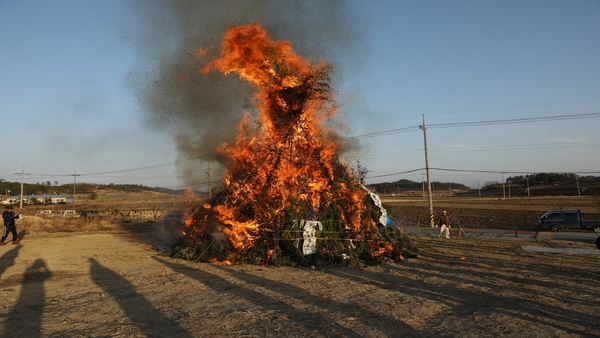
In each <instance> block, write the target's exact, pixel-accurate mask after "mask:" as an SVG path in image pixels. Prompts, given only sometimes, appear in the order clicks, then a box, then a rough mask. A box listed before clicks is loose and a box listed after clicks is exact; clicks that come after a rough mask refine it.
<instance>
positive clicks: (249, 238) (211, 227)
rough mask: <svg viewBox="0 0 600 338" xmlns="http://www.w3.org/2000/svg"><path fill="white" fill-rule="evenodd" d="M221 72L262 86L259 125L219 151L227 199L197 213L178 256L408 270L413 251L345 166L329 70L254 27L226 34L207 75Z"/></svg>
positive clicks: (247, 120) (250, 124)
mask: <svg viewBox="0 0 600 338" xmlns="http://www.w3.org/2000/svg"><path fill="white" fill-rule="evenodd" d="M198 53H200V52H198ZM214 70H217V71H220V72H222V73H224V74H229V73H232V72H235V73H236V74H238V76H239V77H240V78H241V79H243V80H246V81H249V82H250V83H252V84H253V85H254V87H255V88H256V95H255V102H256V108H257V112H258V116H256V117H254V118H253V116H252V115H251V114H250V113H247V114H246V116H245V117H244V119H243V120H242V122H241V123H240V125H239V126H238V129H239V133H238V136H237V138H236V140H235V142H234V143H233V144H223V145H222V146H221V147H219V149H218V151H220V152H221V153H223V154H225V155H226V156H227V157H228V158H229V159H230V164H229V165H228V167H227V171H226V173H225V175H224V189H223V191H221V192H220V193H218V194H216V196H215V197H214V198H213V200H212V201H210V203H209V204H205V203H201V202H198V203H192V204H191V205H190V206H189V208H188V210H187V213H186V221H185V228H184V237H183V238H184V239H183V240H182V242H181V244H180V245H179V246H178V247H177V248H176V249H175V251H174V255H175V256H178V257H183V258H189V259H194V260H201V261H219V262H226V263H250V264H275V265H283V264H286V265H298V264H300V265H309V264H312V265H314V264H315V263H317V264H324V263H330V264H358V263H362V262H368V261H382V260H384V259H388V260H389V259H394V260H396V259H398V260H400V259H401V258H402V255H403V251H405V252H406V250H407V249H408V247H410V245H408V246H407V245H399V243H400V242H402V243H408V242H407V240H406V238H403V239H402V238H401V237H400V234H399V233H398V232H397V231H395V230H394V229H393V227H386V226H385V225H387V224H383V225H382V224H381V221H380V218H381V216H382V214H381V211H382V209H380V208H378V207H377V206H376V205H375V203H374V202H373V199H372V195H371V194H369V192H368V191H367V190H366V189H365V188H364V187H363V186H362V185H361V184H360V183H359V182H358V180H357V179H356V177H355V176H354V175H353V174H352V170H351V169H350V168H349V166H348V165H346V164H345V163H343V162H342V161H341V160H340V158H339V157H338V152H339V146H340V142H342V139H341V137H339V136H338V135H337V134H336V133H335V132H334V131H333V130H331V128H328V127H327V125H326V123H327V122H328V120H329V119H330V118H331V117H332V116H333V115H334V114H335V111H336V107H335V105H334V98H333V93H332V90H331V88H330V86H329V75H328V74H329V72H330V71H331V67H330V66H329V65H328V64H327V63H326V62H325V61H321V62H319V63H317V64H315V63H311V62H309V61H307V60H305V59H303V58H301V57H300V56H298V55H297V54H295V52H294V51H293V49H292V46H291V44H290V43H289V42H287V41H271V40H270V39H269V37H268V34H267V32H266V31H265V30H264V29H263V28H262V27H261V26H259V25H258V24H252V25H248V26H239V27H232V28H230V29H229V30H228V31H227V33H226V35H225V37H224V39H223V41H222V51H221V55H220V57H219V58H217V59H215V60H213V61H211V62H210V63H208V64H207V65H206V66H205V67H204V68H203V69H202V72H203V73H208V72H211V71H214ZM384 219H385V218H384ZM383 223H385V220H384V222H383ZM409 244H410V243H409Z"/></svg>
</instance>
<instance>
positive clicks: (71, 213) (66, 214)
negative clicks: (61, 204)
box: [58, 210, 81, 217]
mask: <svg viewBox="0 0 600 338" xmlns="http://www.w3.org/2000/svg"><path fill="white" fill-rule="evenodd" d="M58 216H60V217H81V215H80V214H78V213H77V211H75V210H61V211H59V212H58Z"/></svg>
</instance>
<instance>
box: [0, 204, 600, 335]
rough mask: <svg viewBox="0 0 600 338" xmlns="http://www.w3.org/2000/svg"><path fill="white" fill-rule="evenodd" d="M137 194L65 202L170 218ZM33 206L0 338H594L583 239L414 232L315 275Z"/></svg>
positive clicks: (11, 267) (13, 250)
mask: <svg viewBox="0 0 600 338" xmlns="http://www.w3.org/2000/svg"><path fill="white" fill-rule="evenodd" d="M130 197H131V196H130ZM144 197H145V196H137V197H134V198H128V199H117V198H115V199H112V200H111V199H108V200H106V201H89V204H86V203H88V202H81V203H78V204H76V209H77V210H78V211H79V210H80V208H79V206H81V207H82V208H90V207H93V208H94V209H99V210H113V209H115V208H116V209H118V210H119V211H125V210H127V209H132V208H133V209H135V208H137V209H138V210H142V209H149V208H150V209H151V207H152V206H154V205H156V204H161V205H163V206H167V207H169V208H170V209H168V210H164V212H165V213H171V212H176V211H177V210H179V211H181V208H183V207H184V206H185V202H186V201H185V199H184V198H176V197H169V196H149V197H150V198H149V199H144ZM549 201H551V200H547V201H546V202H543V201H542V200H537V201H536V202H535V204H534V203H531V207H529V206H525V205H524V203H515V201H505V200H501V201H497V200H495V201H492V200H490V201H462V202H458V201H457V200H454V199H451V198H448V200H441V199H440V200H436V201H435V208H436V210H441V208H445V209H448V210H449V211H450V212H451V213H454V214H456V215H462V213H463V212H464V210H468V211H469V212H473V213H477V212H483V211H485V210H491V211H494V212H497V211H498V210H507V211H519V210H521V209H520V208H530V209H526V211H531V212H537V213H540V214H541V213H543V211H545V210H546V209H552V208H556V207H555V206H554V205H546V204H545V203H549ZM580 201H581V200H579V201H578V202H577V203H576V202H572V203H573V204H570V206H573V207H575V206H576V204H578V203H579V202H580ZM385 203H386V206H388V209H389V210H391V211H393V212H398V215H397V216H396V217H397V218H398V217H406V218H408V217H409V216H401V215H406V214H407V213H403V212H402V210H413V209H414V210H418V208H422V207H423V205H424V206H425V208H427V202H426V201H408V200H400V199H395V200H387V199H386V200H385ZM423 203H424V204H423ZM459 205H460V207H458V206H459ZM534 205H535V206H534ZM579 205H582V204H579ZM578 208H580V209H582V210H584V209H583V207H581V206H578ZM590 208H591V207H590ZM34 210H35V209H33V208H31V209H30V208H29V207H28V208H27V209H26V210H24V213H25V215H26V217H25V218H24V219H23V220H20V221H19V223H18V224H17V227H18V230H19V232H20V234H21V236H22V239H23V240H22V245H18V246H12V245H7V246H5V247H0V256H1V259H0V285H1V286H2V295H3V301H2V302H1V303H0V331H1V332H0V336H2V337H209V336H210V337H433V336H440V337H599V336H600V334H599V333H598V327H600V307H598V299H600V283H598V280H599V279H600V255H599V254H598V253H600V250H597V249H595V247H593V245H592V244H590V243H583V242H567V241H560V242H559V241H536V240H533V239H521V238H519V239H516V238H513V239H491V238H466V237H461V238H453V239H451V240H446V239H437V238H433V237H428V236H415V237H413V239H414V240H415V241H416V242H417V244H418V245H419V248H420V250H419V253H418V256H417V257H416V258H410V259H406V260H405V261H403V262H394V263H386V264H380V265H374V266H361V267H327V268H318V269H316V270H311V269H307V268H289V267H270V266H247V265H235V266H225V265H220V264H206V263H194V262H189V261H183V260H178V259H173V258H170V257H168V256H166V255H164V254H162V253H161V252H160V251H158V250H156V248H159V247H161V246H168V244H169V243H170V242H171V241H173V240H175V239H176V238H177V236H178V233H179V229H178V226H179V225H178V224H179V223H178V222H176V219H175V218H173V217H171V218H169V221H164V220H162V219H158V220H127V219H120V218H119V217H118V216H114V217H107V218H93V219H83V218H78V219H77V218H73V219H60V218H57V217H53V218H43V217H38V216H34V215H33V211H34ZM523 247H538V248H553V249H565V250H567V251H568V250H573V249H579V250H580V251H568V252H567V253H551V252H543V251H528V250H524V249H523ZM592 249H593V250H592Z"/></svg>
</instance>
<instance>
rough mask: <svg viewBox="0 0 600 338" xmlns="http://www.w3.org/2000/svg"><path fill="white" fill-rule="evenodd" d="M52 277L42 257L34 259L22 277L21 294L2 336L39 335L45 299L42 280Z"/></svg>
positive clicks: (32, 337)
mask: <svg viewBox="0 0 600 338" xmlns="http://www.w3.org/2000/svg"><path fill="white" fill-rule="evenodd" d="M50 277H52V272H50V270H48V267H47V266H46V262H45V261H44V260H43V259H40V258H38V259H36V260H35V262H34V263H33V265H31V266H30V267H29V268H28V269H27V270H26V271H25V276H24V277H23V287H22V289H21V295H20V296H19V299H18V300H17V303H16V305H15V307H14V308H13V309H12V310H11V311H10V313H9V314H8V316H7V318H6V321H5V324H4V332H3V333H2V337H31V338H36V337H41V336H42V331H41V330H42V314H43V312H44V304H45V301H46V292H45V290H44V282H45V281H46V280H47V279H48V278H50Z"/></svg>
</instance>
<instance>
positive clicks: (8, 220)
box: [0, 205, 21, 245]
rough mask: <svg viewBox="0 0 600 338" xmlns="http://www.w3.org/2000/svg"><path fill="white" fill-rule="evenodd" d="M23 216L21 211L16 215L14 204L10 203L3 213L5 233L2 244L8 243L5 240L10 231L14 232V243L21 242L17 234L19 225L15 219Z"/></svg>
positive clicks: (0, 243)
mask: <svg viewBox="0 0 600 338" xmlns="http://www.w3.org/2000/svg"><path fill="white" fill-rule="evenodd" d="M20 217H21V213H19V214H18V215H15V213H14V212H13V207H12V205H8V206H7V207H6V210H4V212H3V213H2V219H4V234H3V235H2V239H0V245H6V243H4V240H5V239H6V237H8V233H11V234H12V240H13V242H12V244H19V237H18V235H17V226H16V225H15V219H19V218H20Z"/></svg>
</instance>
